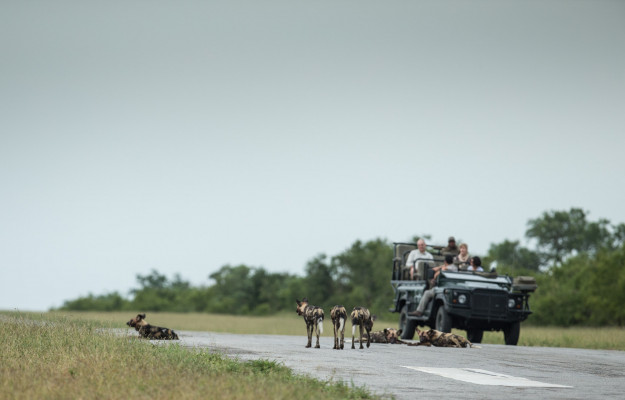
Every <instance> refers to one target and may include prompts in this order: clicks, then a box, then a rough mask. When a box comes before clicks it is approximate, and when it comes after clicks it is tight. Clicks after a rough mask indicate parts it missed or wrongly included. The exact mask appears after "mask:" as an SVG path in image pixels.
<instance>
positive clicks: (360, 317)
mask: <svg viewBox="0 0 625 400" xmlns="http://www.w3.org/2000/svg"><path fill="white" fill-rule="evenodd" d="M350 317H351V318H352V349H355V348H356V346H354V343H355V342H354V335H355V333H356V326H358V327H359V328H360V348H361V349H363V348H364V347H363V345H362V332H363V329H364V330H365V331H367V348H368V347H369V346H371V329H372V328H373V319H372V318H371V313H370V312H369V310H368V309H366V308H364V307H354V309H353V310H352V313H351V315H350Z"/></svg>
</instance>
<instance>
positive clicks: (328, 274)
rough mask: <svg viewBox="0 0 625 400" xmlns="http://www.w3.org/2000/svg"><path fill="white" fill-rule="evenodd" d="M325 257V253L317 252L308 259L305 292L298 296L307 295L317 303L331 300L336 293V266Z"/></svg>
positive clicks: (325, 302)
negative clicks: (313, 256)
mask: <svg viewBox="0 0 625 400" xmlns="http://www.w3.org/2000/svg"><path fill="white" fill-rule="evenodd" d="M326 259H327V256H326V255H325V254H319V255H318V256H316V257H315V258H313V259H312V260H310V261H308V263H307V264H306V268H305V272H306V275H305V277H304V287H305V293H302V294H301V295H299V296H301V297H308V299H309V300H310V301H312V302H318V303H319V304H327V303H328V302H332V301H333V298H335V294H336V293H337V268H336V265H334V264H332V263H328V262H327V261H326ZM315 304H316V303H315Z"/></svg>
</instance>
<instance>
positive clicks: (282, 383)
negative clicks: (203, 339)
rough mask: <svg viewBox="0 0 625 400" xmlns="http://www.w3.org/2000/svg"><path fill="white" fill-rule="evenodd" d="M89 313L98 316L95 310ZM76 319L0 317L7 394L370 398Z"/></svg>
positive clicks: (0, 371) (1, 380)
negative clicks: (115, 332)
mask: <svg viewBox="0 0 625 400" xmlns="http://www.w3.org/2000/svg"><path fill="white" fill-rule="evenodd" d="M91 317H94V316H93V315H91ZM90 319H91V320H86V319H83V318H77V317H76V316H69V317H68V316H62V315H48V314H46V315H32V314H27V315H23V314H15V313H4V314H3V315H0V337H2V341H0V398H2V399H68V398H71V399H79V398H102V399H120V398H129V399H156V398H160V399H166V398H177V399H206V398H211V399H245V400H247V399H255V400H257V399H259V400H263V399H289V400H291V399H313V398H315V399H317V398H319V395H320V394H321V397H323V398H329V399H344V398H372V397H373V396H372V395H370V394H369V393H368V392H367V391H366V390H364V389H362V388H353V387H349V386H346V385H344V384H342V383H328V382H321V381H317V380H314V379H310V378H307V377H301V376H297V375H294V374H293V373H292V372H291V371H290V370H289V369H288V368H286V367H284V366H282V365H280V364H277V363H275V362H273V361H267V360H257V361H250V362H241V361H238V360H233V359H230V358H227V357H225V356H222V355H220V354H218V353H213V352H210V351H208V350H198V351H190V350H188V349H185V348H183V347H181V346H179V345H177V344H175V343H170V345H167V346H155V345H153V344H151V343H150V342H148V341H145V340H140V339H135V338H131V337H129V336H122V337H120V336H119V335H116V334H114V333H113V332H112V330H110V329H102V328H113V327H117V326H119V323H117V322H115V323H110V322H105V321H102V320H98V319H96V318H90Z"/></svg>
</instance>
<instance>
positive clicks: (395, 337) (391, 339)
mask: <svg viewBox="0 0 625 400" xmlns="http://www.w3.org/2000/svg"><path fill="white" fill-rule="evenodd" d="M401 334H402V330H401V329H400V330H397V329H394V328H384V330H383V331H375V332H371V343H390V344H409V343H408V342H404V341H403V340H401V339H400V338H399V337H400V336H401ZM356 341H357V342H358V341H359V340H358V339H356Z"/></svg>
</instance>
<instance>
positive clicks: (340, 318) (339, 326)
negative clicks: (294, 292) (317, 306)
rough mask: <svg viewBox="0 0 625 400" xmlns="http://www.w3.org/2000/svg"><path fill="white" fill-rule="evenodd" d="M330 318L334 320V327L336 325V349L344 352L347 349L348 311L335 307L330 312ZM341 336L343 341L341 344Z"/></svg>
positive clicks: (341, 307)
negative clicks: (344, 348) (346, 325)
mask: <svg viewBox="0 0 625 400" xmlns="http://www.w3.org/2000/svg"><path fill="white" fill-rule="evenodd" d="M330 318H332V325H334V347H333V349H336V350H343V347H345V321H346V320H347V311H346V310H345V307H343V306H338V305H337V306H334V307H332V310H330ZM339 334H340V335H341V340H340V342H339Z"/></svg>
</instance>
